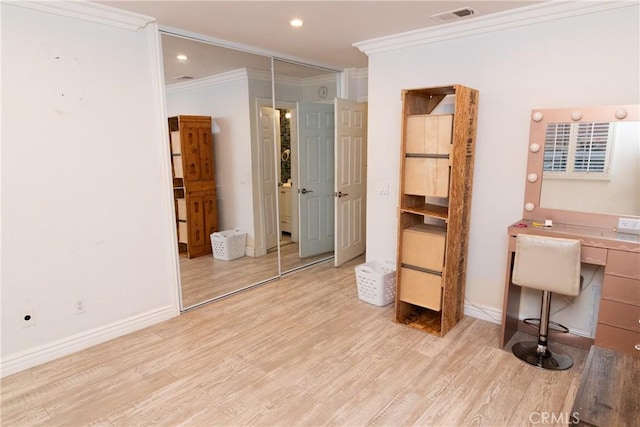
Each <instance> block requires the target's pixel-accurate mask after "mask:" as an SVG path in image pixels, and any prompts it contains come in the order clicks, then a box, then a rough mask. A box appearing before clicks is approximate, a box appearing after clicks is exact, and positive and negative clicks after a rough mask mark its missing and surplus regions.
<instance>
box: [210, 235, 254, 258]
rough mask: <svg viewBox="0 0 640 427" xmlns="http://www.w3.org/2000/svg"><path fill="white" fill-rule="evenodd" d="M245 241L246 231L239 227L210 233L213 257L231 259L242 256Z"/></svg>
mask: <svg viewBox="0 0 640 427" xmlns="http://www.w3.org/2000/svg"><path fill="white" fill-rule="evenodd" d="M246 243H247V233H245V232H243V231H242V230H241V229H239V228H236V229H234V230H225V231H217V232H215V233H211V249H212V251H213V257H214V258H215V259H220V260H223V261H231V260H234V259H237V258H241V257H243V256H244V255H245V246H246Z"/></svg>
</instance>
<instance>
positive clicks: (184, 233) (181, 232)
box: [178, 222, 189, 244]
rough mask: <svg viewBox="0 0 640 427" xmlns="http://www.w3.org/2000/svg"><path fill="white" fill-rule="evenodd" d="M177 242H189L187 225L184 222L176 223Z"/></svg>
mask: <svg viewBox="0 0 640 427" xmlns="http://www.w3.org/2000/svg"><path fill="white" fill-rule="evenodd" d="M178 242H179V243H186V244H188V243H189V228H188V227H187V223H186V222H179V223H178Z"/></svg>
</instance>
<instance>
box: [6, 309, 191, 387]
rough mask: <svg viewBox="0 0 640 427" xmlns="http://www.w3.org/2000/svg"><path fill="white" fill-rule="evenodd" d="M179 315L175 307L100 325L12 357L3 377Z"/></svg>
mask: <svg viewBox="0 0 640 427" xmlns="http://www.w3.org/2000/svg"><path fill="white" fill-rule="evenodd" d="M178 314H179V313H178V312H177V311H176V310H175V308H174V307H172V306H165V307H160V308H157V309H155V310H151V311H147V312H145V313H141V314H138V315H136V316H132V317H129V318H128V319H124V320H120V321H117V322H114V323H111V324H109V325H105V326H100V327H98V328H95V329H92V330H89V331H86V332H81V333H79V334H75V335H72V336H70V337H66V338H63V339H60V340H57V341H54V342H51V343H48V344H44V345H40V346H37V347H34V348H31V349H28V350H25V351H21V352H19V353H16V354H12V355H9V356H8V357H5V358H3V359H2V361H0V377H5V376H7V375H11V374H15V373H16V372H20V371H23V370H25V369H29V368H32V367H34V366H37V365H40V364H42V363H45V362H49V361H51V360H54V359H57V358H59V357H62V356H66V355H68V354H71V353H74V352H76V351H79V350H83V349H85V348H88V347H92V346H94V345H96V344H100V343H103V342H105V341H109V340H111V339H114V338H117V337H120V336H122V335H126V334H129V333H131V332H134V331H137V330H139V329H142V328H146V327H148V326H151V325H155V324H156V323H160V322H163V321H165V320H168V319H171V318H172V317H174V316H176V315H178Z"/></svg>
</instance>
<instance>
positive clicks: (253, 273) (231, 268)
mask: <svg viewBox="0 0 640 427" xmlns="http://www.w3.org/2000/svg"><path fill="white" fill-rule="evenodd" d="M331 255H333V254H332V253H326V254H321V255H317V256H313V257H308V258H300V257H299V256H298V244H297V243H294V242H291V241H290V240H288V241H283V246H282V249H281V256H282V262H281V264H282V271H283V272H286V271H289V270H293V269H296V268H298V267H301V266H304V265H308V264H311V263H313V262H315V261H318V260H320V259H323V258H326V257H329V256H331ZM277 275H278V253H277V251H271V252H269V253H267V254H266V255H264V256H261V257H249V256H245V257H242V258H236V259H234V260H231V261H223V260H217V259H214V258H213V255H205V256H201V257H197V258H192V259H189V258H187V257H186V255H181V256H180V281H181V284H182V306H183V307H184V308H188V307H191V306H194V305H197V304H200V303H202V302H204V301H208V300H211V299H213V298H217V297H220V296H222V295H226V294H228V293H230V292H235V291H237V290H238V289H242V288H244V287H247V286H250V285H252V284H254V283H258V282H262V281H264V280H267V279H270V278H272V277H276V276H277Z"/></svg>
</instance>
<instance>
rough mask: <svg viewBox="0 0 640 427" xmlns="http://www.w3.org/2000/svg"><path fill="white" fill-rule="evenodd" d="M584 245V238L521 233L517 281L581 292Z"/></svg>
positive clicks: (552, 289) (515, 269) (568, 292)
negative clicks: (581, 250) (581, 251)
mask: <svg viewBox="0 0 640 427" xmlns="http://www.w3.org/2000/svg"><path fill="white" fill-rule="evenodd" d="M580 246H581V244H580V240H574V239H560V238H557V237H546V236H534V235H529V234H518V236H517V237H516V258H515V261H514V266H513V276H512V281H513V283H514V284H516V285H519V286H523V287H527V288H532V289H539V290H542V291H550V292H554V293H559V294H563V295H573V296H576V295H579V294H580Z"/></svg>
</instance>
